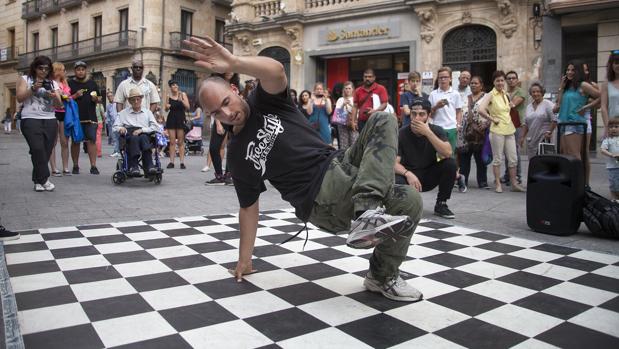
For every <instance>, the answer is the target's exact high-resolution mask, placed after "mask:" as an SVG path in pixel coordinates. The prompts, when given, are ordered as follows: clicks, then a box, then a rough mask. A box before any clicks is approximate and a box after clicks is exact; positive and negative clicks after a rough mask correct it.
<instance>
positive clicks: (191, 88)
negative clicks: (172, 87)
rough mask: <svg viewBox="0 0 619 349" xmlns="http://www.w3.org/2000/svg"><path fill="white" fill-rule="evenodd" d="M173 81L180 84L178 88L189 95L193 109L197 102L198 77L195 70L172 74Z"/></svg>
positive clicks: (181, 70) (183, 70)
mask: <svg viewBox="0 0 619 349" xmlns="http://www.w3.org/2000/svg"><path fill="white" fill-rule="evenodd" d="M172 80H174V81H176V82H178V88H179V89H180V90H181V91H183V92H185V93H186V94H187V98H188V99H189V105H190V108H191V109H193V103H194V102H195V101H196V84H197V82H198V77H197V76H196V73H195V72H194V71H193V70H186V69H179V70H177V71H176V73H174V74H172Z"/></svg>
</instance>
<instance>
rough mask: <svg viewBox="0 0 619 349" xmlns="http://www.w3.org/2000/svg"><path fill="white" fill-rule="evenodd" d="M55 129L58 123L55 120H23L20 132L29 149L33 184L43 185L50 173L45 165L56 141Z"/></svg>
mask: <svg viewBox="0 0 619 349" xmlns="http://www.w3.org/2000/svg"><path fill="white" fill-rule="evenodd" d="M57 129H58V122H57V121H56V119H49V120H37V119H24V124H23V125H22V132H23V133H24V137H25V138H26V142H27V143H28V146H29V148H30V160H31V161H32V181H33V182H34V183H37V184H45V182H47V179H48V178H49V175H50V173H49V167H48V166H47V163H48V161H49V157H50V155H51V152H52V147H53V146H54V142H55V141H56V133H57V132H58V131H57Z"/></svg>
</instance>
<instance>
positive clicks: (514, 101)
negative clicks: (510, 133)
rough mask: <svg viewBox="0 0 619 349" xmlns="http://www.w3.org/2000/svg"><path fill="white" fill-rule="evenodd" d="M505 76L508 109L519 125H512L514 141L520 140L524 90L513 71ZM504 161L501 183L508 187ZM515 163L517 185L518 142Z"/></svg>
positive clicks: (519, 180)
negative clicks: (514, 115)
mask: <svg viewBox="0 0 619 349" xmlns="http://www.w3.org/2000/svg"><path fill="white" fill-rule="evenodd" d="M505 76H506V79H505V80H506V81H507V95H508V96H509V107H510V109H515V110H516V111H517V112H518V117H519V121H520V125H519V126H518V127H516V126H517V125H514V127H516V133H515V137H516V140H520V138H521V133H522V132H521V129H522V125H524V120H525V118H526V110H527V95H526V93H525V91H524V89H523V88H522V87H520V80H518V74H517V73H516V72H515V71H513V70H510V71H508V72H507V74H505ZM505 161H506V162H505V173H504V174H503V178H502V179H501V182H503V183H505V184H506V185H510V182H509V173H507V159H506V160H505ZM516 162H517V164H516V177H517V178H518V184H522V176H521V174H522V169H521V167H520V145H519V142H516Z"/></svg>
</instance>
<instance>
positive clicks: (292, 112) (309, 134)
mask: <svg viewBox="0 0 619 349" xmlns="http://www.w3.org/2000/svg"><path fill="white" fill-rule="evenodd" d="M247 102H248V104H249V108H250V115H249V117H248V118H247V123H246V124H245V126H244V127H243V128H242V129H241V131H240V132H239V133H238V134H236V135H233V136H232V138H231V140H230V143H229V144H228V164H230V170H231V172H232V178H233V179H234V187H235V189H236V194H237V197H238V199H239V204H240V206H241V207H249V206H251V205H252V204H254V203H255V202H256V200H258V197H259V196H260V193H262V192H263V191H265V190H266V187H265V185H264V180H265V179H267V180H269V182H270V183H271V184H272V185H273V186H274V187H275V189H277V190H278V191H279V192H280V194H281V195H282V199H284V200H286V201H288V202H289V203H290V204H291V205H292V206H293V207H294V208H295V210H296V212H295V214H296V216H297V217H298V218H299V219H301V220H303V221H307V219H308V218H309V215H310V213H311V209H312V206H313V203H314V198H315V197H316V195H318V192H319V191H320V185H321V184H322V178H323V176H324V173H325V171H326V169H327V167H328V165H329V162H330V161H331V159H332V158H333V156H335V154H336V153H337V152H336V150H335V149H333V148H332V147H330V146H328V145H326V144H325V143H324V142H323V141H322V139H321V138H320V136H319V135H318V133H317V132H316V131H315V130H313V129H312V128H311V127H310V125H309V123H308V122H307V119H306V118H305V117H304V116H303V115H302V114H301V112H300V111H299V109H297V107H296V106H295V105H294V103H292V99H291V98H290V97H289V95H288V90H287V89H286V91H284V92H282V93H281V94H279V95H271V94H269V93H267V92H266V91H264V90H263V89H262V86H261V85H260V84H259V85H258V86H257V87H256V89H255V90H254V91H252V93H251V94H250V95H249V97H248V101H247Z"/></svg>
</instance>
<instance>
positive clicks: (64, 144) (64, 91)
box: [49, 62, 71, 176]
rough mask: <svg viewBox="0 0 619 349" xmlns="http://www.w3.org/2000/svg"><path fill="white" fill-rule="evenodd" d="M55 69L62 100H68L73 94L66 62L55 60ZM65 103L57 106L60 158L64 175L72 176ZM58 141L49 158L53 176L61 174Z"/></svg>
mask: <svg viewBox="0 0 619 349" xmlns="http://www.w3.org/2000/svg"><path fill="white" fill-rule="evenodd" d="M52 67H53V71H54V81H56V83H57V84H58V87H60V93H61V98H62V100H63V101H64V100H66V99H68V98H69V96H70V95H71V88H70V87H69V83H68V82H67V79H66V77H65V75H66V72H65V67H64V64H62V63H60V62H55V63H54V64H52ZM64 115H65V110H64V105H63V106H62V108H56V120H58V137H57V139H58V141H59V142H60V158H61V160H62V175H65V176H70V175H71V171H69V144H68V140H67V136H66V135H65V131H64ZM57 143H58V142H54V148H53V149H52V154H51V156H50V158H49V164H50V166H51V168H52V175H53V176H60V175H61V173H60V170H58V169H57V168H56V144H57Z"/></svg>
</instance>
